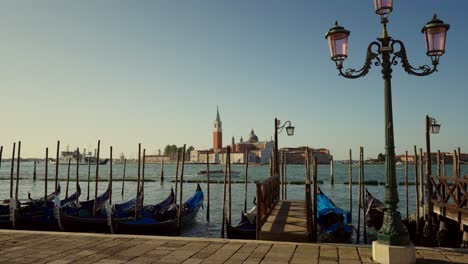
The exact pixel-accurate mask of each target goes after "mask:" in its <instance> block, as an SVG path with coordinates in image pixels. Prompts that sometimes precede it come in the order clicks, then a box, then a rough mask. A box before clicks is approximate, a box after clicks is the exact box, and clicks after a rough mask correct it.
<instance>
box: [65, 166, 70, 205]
mask: <svg viewBox="0 0 468 264" xmlns="http://www.w3.org/2000/svg"><path fill="white" fill-rule="evenodd" d="M70 167H71V159H70V158H68V167H67V185H66V186H65V198H68V186H69V185H70Z"/></svg>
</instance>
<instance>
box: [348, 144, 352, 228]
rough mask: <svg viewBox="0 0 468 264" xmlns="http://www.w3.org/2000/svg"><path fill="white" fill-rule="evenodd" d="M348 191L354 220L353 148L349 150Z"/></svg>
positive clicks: (350, 210)
mask: <svg viewBox="0 0 468 264" xmlns="http://www.w3.org/2000/svg"><path fill="white" fill-rule="evenodd" d="M348 169H349V170H348V181H349V183H348V192H349V214H350V215H351V222H353V157H352V150H351V149H350V150H349V168H348Z"/></svg>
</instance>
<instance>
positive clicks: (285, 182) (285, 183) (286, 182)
mask: <svg viewBox="0 0 468 264" xmlns="http://www.w3.org/2000/svg"><path fill="white" fill-rule="evenodd" d="M284 200H288V155H287V153H284Z"/></svg>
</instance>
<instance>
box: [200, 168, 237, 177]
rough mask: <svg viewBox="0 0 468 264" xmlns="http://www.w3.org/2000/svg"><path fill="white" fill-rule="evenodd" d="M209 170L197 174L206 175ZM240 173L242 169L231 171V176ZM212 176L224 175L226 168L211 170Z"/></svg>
mask: <svg viewBox="0 0 468 264" xmlns="http://www.w3.org/2000/svg"><path fill="white" fill-rule="evenodd" d="M207 174H208V173H207V171H206V170H202V171H199V172H197V176H199V177H206V176H207ZM239 175H240V171H231V177H237V176H239ZM210 177H224V170H210Z"/></svg>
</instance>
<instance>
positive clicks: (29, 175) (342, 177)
mask: <svg viewBox="0 0 468 264" xmlns="http://www.w3.org/2000/svg"><path fill="white" fill-rule="evenodd" d="M59 168H60V169H59V182H60V185H61V188H62V196H63V195H65V189H66V178H67V166H66V165H60V166H59ZM223 168H224V165H210V169H211V170H215V169H223ZM348 169H349V166H348V164H335V166H334V174H335V184H334V186H331V185H330V166H329V165H319V166H318V176H317V178H318V180H319V181H323V183H322V184H320V188H321V189H322V191H323V192H324V193H325V194H326V195H327V196H329V197H330V198H331V199H332V200H333V201H334V202H335V204H336V205H337V206H339V207H341V208H343V209H349V208H348V207H349V192H348V184H344V182H347V181H348ZM418 169H419V168H418ZM446 169H447V175H453V174H452V165H447V166H446ZM175 170H176V166H175V165H174V164H166V165H165V166H164V176H165V180H164V182H163V184H161V182H160V171H161V165H160V164H146V167H145V179H146V180H147V182H145V204H154V203H158V202H159V201H161V200H163V199H164V198H165V197H166V196H167V195H168V194H169V193H170V189H171V187H174V186H175V185H174V184H175V183H174V182H173V181H174V180H175ZM200 170H206V166H205V165H198V164H197V165H195V164H186V165H185V168H184V180H190V181H196V180H197V179H199V177H197V176H196V173H197V172H198V171H200ZM232 170H234V171H240V172H241V174H240V175H239V176H238V177H235V178H233V181H234V182H237V181H243V179H244V176H245V174H244V170H245V166H244V165H232ZM364 170H365V171H364V173H365V180H366V181H371V180H374V181H378V182H384V181H385V179H384V165H383V164H365V167H364ZM408 170H409V181H410V182H413V181H414V165H411V164H410V165H409V168H408ZM432 171H433V172H436V171H437V169H436V166H434V167H433V169H432ZM179 172H180V169H179ZM95 173H96V166H94V165H92V166H91V180H92V182H91V184H90V186H89V190H90V195H89V196H90V197H91V199H92V198H93V197H94V187H95V182H94V181H93V180H94V178H95ZM268 173H269V166H268V165H265V166H251V167H249V171H248V175H249V179H248V181H249V182H250V183H249V184H248V207H251V206H252V205H253V204H252V201H253V199H254V195H255V189H256V188H255V184H254V183H253V182H254V181H261V180H263V179H265V178H266V177H268ZM466 174H468V165H462V166H461V175H466ZM15 175H16V166H15ZM87 175H88V166H86V165H82V166H80V167H79V177H80V186H81V189H82V194H81V197H80V200H85V199H86V198H87V189H88V184H87V182H86V179H87ZM122 175H123V165H122V164H113V179H114V181H113V202H114V203H119V202H121V201H126V200H128V199H131V198H132V197H134V195H135V193H136V182H135V179H136V176H137V165H136V164H127V168H126V179H128V180H129V181H126V182H125V191H124V194H123V196H122V195H121V191H122ZM358 175H359V168H358V166H357V165H353V181H357V180H358ZM54 177H55V164H49V173H48V190H49V192H51V190H52V189H53V188H54ZM9 178H10V162H2V164H1V169H0V199H7V198H8V197H9V192H10V190H9V188H10V184H9ZM108 178H109V165H101V166H99V179H100V182H99V186H98V190H99V193H102V192H103V191H104V190H105V189H106V188H107V185H108V182H107V180H108ZM397 178H398V182H404V180H405V170H404V165H397ZM70 179H71V180H73V181H71V182H70V185H69V193H73V192H74V191H75V179H76V166H72V167H71V172H70ZM215 179H218V180H219V184H213V183H211V184H210V195H211V197H210V222H209V223H207V221H206V208H204V209H201V210H200V211H199V212H198V215H197V219H196V223H194V224H193V225H192V226H190V227H185V228H184V229H183V230H182V235H183V236H196V237H220V233H221V221H222V220H221V217H222V214H221V212H222V197H223V184H222V178H212V180H215ZM304 179H305V167H304V165H288V167H287V181H288V182H295V183H298V182H303V181H304ZM101 180H102V182H101ZM200 185H201V187H202V189H203V191H204V192H205V202H204V204H205V206H206V199H207V197H206V189H207V183H200ZM183 188H184V189H183V196H184V198H183V200H184V201H185V200H186V199H188V198H189V197H190V196H191V195H192V194H193V193H194V191H195V189H196V183H184V187H183ZM367 188H368V190H369V191H370V192H371V193H372V194H373V195H374V196H375V197H377V198H378V199H381V200H383V197H384V193H385V188H384V185H378V186H375V185H372V186H367ZM304 190H305V189H304V184H289V185H288V186H287V195H288V199H304V195H305V192H304ZM352 191H353V223H354V224H355V225H356V223H357V214H358V212H357V192H358V187H357V185H354V186H353V189H352ZM398 191H399V196H400V203H399V210H400V212H401V214H402V216H403V217H405V211H406V210H405V204H406V198H405V186H404V185H400V186H399V187H398ZM28 192H29V193H31V194H32V197H33V198H38V197H42V196H43V195H44V162H40V163H38V164H37V180H36V181H33V162H22V163H21V167H20V181H19V199H26V198H27V195H28ZM408 193H409V211H410V213H411V212H412V211H413V210H414V208H415V193H416V192H415V186H414V185H410V186H409V192H408ZM243 199H244V184H243V183H236V184H233V185H232V221H233V223H237V222H238V221H239V220H240V214H241V210H242V209H243V205H244V201H243ZM361 217H362V216H361ZM361 219H362V218H361ZM361 223H362V220H361ZM361 232H362V228H361ZM361 240H362V239H361Z"/></svg>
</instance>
